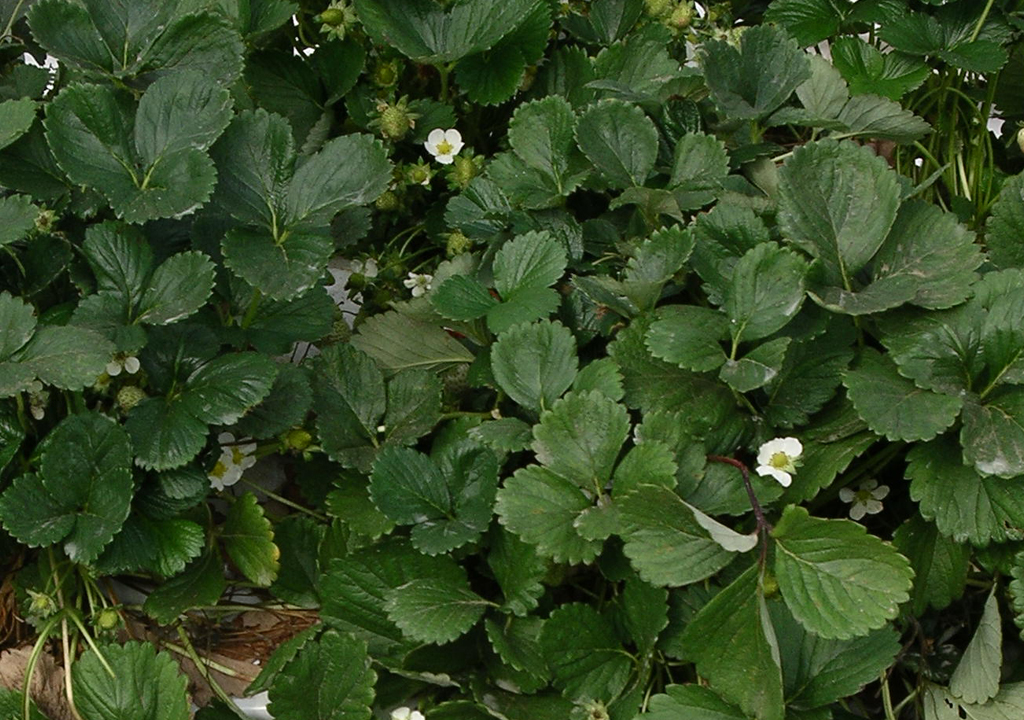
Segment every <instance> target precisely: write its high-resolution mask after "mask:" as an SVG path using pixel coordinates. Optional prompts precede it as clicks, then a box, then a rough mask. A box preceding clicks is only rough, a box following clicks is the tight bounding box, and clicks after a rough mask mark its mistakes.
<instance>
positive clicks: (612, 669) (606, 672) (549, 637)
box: [540, 603, 632, 703]
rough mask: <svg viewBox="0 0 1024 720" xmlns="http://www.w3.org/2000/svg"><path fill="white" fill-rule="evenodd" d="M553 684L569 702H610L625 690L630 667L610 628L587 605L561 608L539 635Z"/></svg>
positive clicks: (611, 627) (612, 629) (577, 604)
mask: <svg viewBox="0 0 1024 720" xmlns="http://www.w3.org/2000/svg"><path fill="white" fill-rule="evenodd" d="M540 647H541V652H542V653H543V654H544V657H545V659H546V660H547V662H548V667H550V668H551V673H552V675H553V676H554V679H553V681H552V682H553V684H554V685H555V687H557V688H559V689H560V690H561V691H562V694H563V695H565V696H566V697H567V698H570V699H577V700H583V699H589V700H601V701H603V702H605V703H608V702H609V701H611V700H613V699H614V698H615V697H617V696H618V694H619V693H620V692H622V690H623V689H624V688H625V687H626V681H627V680H628V678H629V673H630V670H631V667H632V663H631V662H630V659H629V657H628V656H627V655H625V654H624V653H623V651H622V647H621V645H620V644H619V640H618V638H617V637H616V635H615V629H614V627H613V626H612V624H611V623H610V622H609V621H608V620H607V619H605V618H604V617H602V616H601V615H599V614H598V613H597V611H596V610H595V609H594V608H592V607H590V606H589V605H583V604H581V603H573V604H570V605H563V606H562V607H560V608H558V609H556V610H555V611H553V612H552V613H551V616H550V617H549V618H548V619H547V621H546V622H545V623H544V627H543V629H542V630H541V635H540Z"/></svg>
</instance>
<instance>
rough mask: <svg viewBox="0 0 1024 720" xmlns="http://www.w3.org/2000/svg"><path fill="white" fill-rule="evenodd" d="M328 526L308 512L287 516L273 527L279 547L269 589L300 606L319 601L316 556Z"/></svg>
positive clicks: (315, 604) (316, 605) (313, 605)
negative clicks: (272, 580)
mask: <svg viewBox="0 0 1024 720" xmlns="http://www.w3.org/2000/svg"><path fill="white" fill-rule="evenodd" d="M326 534H327V528H326V527H325V526H323V525H321V524H319V523H317V522H316V521H315V520H313V518H311V517H309V516H308V515H289V516H287V517H285V518H284V519H283V520H282V521H281V522H279V523H278V524H277V525H276V526H275V527H274V544H276V545H277V547H278V548H280V550H281V556H280V558H279V561H278V563H279V568H278V572H277V579H276V580H274V583H273V585H271V586H270V592H271V593H273V594H274V596H275V597H279V598H281V599H282V600H284V601H285V602H288V603H291V604H292V605H298V606H299V607H305V608H315V607H318V606H319V604H320V600H319V596H318V592H317V591H318V590H319V586H320V563H319V561H318V558H317V553H318V552H319V548H320V544H321V542H323V539H324V536H325V535H326Z"/></svg>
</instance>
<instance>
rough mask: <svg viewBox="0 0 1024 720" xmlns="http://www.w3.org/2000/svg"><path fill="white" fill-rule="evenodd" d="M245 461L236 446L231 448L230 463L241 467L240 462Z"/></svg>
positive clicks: (243, 454)
mask: <svg viewBox="0 0 1024 720" xmlns="http://www.w3.org/2000/svg"><path fill="white" fill-rule="evenodd" d="M244 459H245V453H243V452H242V451H241V450H239V449H238V446H235V447H233V448H231V462H233V463H234V464H235V465H241V464H242V460H244Z"/></svg>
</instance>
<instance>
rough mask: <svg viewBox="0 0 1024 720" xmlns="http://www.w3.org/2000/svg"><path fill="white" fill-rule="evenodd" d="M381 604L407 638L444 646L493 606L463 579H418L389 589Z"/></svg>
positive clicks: (467, 630) (463, 632)
mask: <svg viewBox="0 0 1024 720" xmlns="http://www.w3.org/2000/svg"><path fill="white" fill-rule="evenodd" d="M386 598H387V599H386V601H385V603H384V610H385V611H387V614H388V617H389V618H390V619H391V621H392V622H393V623H395V624H396V625H397V626H398V627H399V628H401V630H402V632H403V633H405V634H406V635H407V636H409V637H410V638H412V639H414V640H417V641H419V642H425V643H439V644H443V643H447V642H451V641H452V640H455V639H456V638H458V637H460V636H461V635H464V634H465V633H467V632H469V630H470V628H472V627H473V626H474V625H476V623H477V622H478V621H479V620H480V618H481V617H482V616H483V614H484V610H486V609H487V607H488V606H489V605H491V604H492V603H490V602H488V601H486V600H484V599H483V598H482V597H480V596H479V595H477V594H476V593H475V592H473V591H472V590H470V588H469V583H468V582H467V581H466V580H465V579H462V580H461V581H453V580H452V579H447V578H420V579H417V580H412V581H410V582H408V583H406V584H404V585H400V586H398V587H397V588H395V589H393V590H391V591H390V592H389V593H388V594H387V596H386Z"/></svg>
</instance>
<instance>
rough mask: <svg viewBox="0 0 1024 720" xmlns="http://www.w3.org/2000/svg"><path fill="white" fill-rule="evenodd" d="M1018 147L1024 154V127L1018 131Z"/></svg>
mask: <svg viewBox="0 0 1024 720" xmlns="http://www.w3.org/2000/svg"><path fill="white" fill-rule="evenodd" d="M1017 147H1019V148H1020V151H1021V152H1022V153H1024V127H1022V128H1021V129H1020V130H1018V131H1017Z"/></svg>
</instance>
